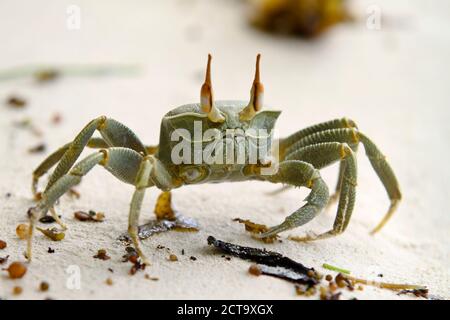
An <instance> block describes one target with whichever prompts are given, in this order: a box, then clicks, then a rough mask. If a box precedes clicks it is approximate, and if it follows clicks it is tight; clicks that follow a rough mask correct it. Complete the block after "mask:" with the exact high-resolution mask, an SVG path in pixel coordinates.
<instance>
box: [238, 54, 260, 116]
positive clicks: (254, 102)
mask: <svg viewBox="0 0 450 320" xmlns="http://www.w3.org/2000/svg"><path fill="white" fill-rule="evenodd" d="M260 59H261V54H259V53H258V55H257V56H256V70H255V79H254V80H253V85H252V88H251V89H250V102H249V103H248V105H247V106H246V107H245V108H244V109H243V110H242V111H241V112H240V118H241V120H250V119H252V118H253V117H254V116H255V114H256V112H258V111H259V110H261V109H262V107H263V98H264V86H263V84H262V83H261V81H260V72H259V60H260Z"/></svg>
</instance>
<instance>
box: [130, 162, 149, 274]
mask: <svg viewBox="0 0 450 320" xmlns="http://www.w3.org/2000/svg"><path fill="white" fill-rule="evenodd" d="M152 167H153V166H152V163H151V162H150V159H149V158H148V157H145V158H144V160H143V161H142V163H141V166H140V169H139V172H138V174H137V177H136V182H135V191H134V193H133V198H132V199H131V204H130V214H129V216H128V234H129V235H130V237H131V240H132V241H133V244H134V247H135V249H136V251H137V253H138V255H139V257H141V259H142V260H143V262H144V263H145V264H146V265H150V261H149V260H148V259H147V258H146V257H145V255H144V253H143V252H142V249H141V245H140V242H139V238H138V229H139V215H140V213H141V206H142V200H143V199H144V195H145V188H147V187H148V181H149V179H150V173H151V171H152Z"/></svg>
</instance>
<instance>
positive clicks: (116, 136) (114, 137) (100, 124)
mask: <svg viewBox="0 0 450 320" xmlns="http://www.w3.org/2000/svg"><path fill="white" fill-rule="evenodd" d="M96 130H99V131H100V134H101V135H102V137H103V139H104V140H105V141H106V142H107V144H108V145H110V146H116V147H126V148H130V149H133V150H135V151H137V152H142V153H143V154H144V155H145V154H147V151H146V149H145V147H144V145H143V144H142V143H141V141H140V140H139V139H138V138H137V136H136V135H135V134H134V133H133V131H131V130H130V129H129V128H128V127H126V126H125V125H123V124H121V123H120V122H118V121H116V120H113V119H108V118H106V117H104V116H102V117H99V118H97V119H94V120H92V121H91V122H90V123H89V124H87V125H86V127H84V128H83V129H82V130H81V131H80V133H79V134H78V135H77V136H76V137H75V139H74V141H73V142H72V143H71V144H70V146H69V148H68V149H67V151H66V152H65V153H64V155H63V156H62V157H61V160H60V161H59V163H58V165H57V167H56V168H55V170H54V171H53V173H52V175H51V176H50V179H49V181H48V184H47V187H46V189H45V190H46V191H47V190H48V189H49V188H50V187H51V186H52V185H53V184H54V183H55V182H56V181H58V179H59V178H61V177H62V176H63V175H64V174H66V173H67V172H68V171H69V170H70V168H71V167H72V165H73V164H74V163H75V161H76V160H77V159H78V157H79V156H80V154H81V152H82V151H83V149H84V147H85V146H86V145H87V144H88V142H89V140H90V138H91V137H92V135H93V134H94V132H95V131H96Z"/></svg>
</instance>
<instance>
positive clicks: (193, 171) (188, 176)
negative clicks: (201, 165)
mask: <svg viewBox="0 0 450 320" xmlns="http://www.w3.org/2000/svg"><path fill="white" fill-rule="evenodd" d="M181 176H182V177H183V178H184V179H185V180H186V181H187V182H193V181H196V180H197V179H199V178H200V177H201V176H202V174H201V172H200V170H199V169H197V168H188V169H186V170H185V171H184V172H183V173H181Z"/></svg>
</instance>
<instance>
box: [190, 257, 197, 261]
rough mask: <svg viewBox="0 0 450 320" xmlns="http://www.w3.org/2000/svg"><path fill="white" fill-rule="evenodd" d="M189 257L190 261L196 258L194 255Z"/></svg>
mask: <svg viewBox="0 0 450 320" xmlns="http://www.w3.org/2000/svg"><path fill="white" fill-rule="evenodd" d="M189 259H191V260H192V261H196V260H197V258H196V257H194V256H191V257H190V258H189Z"/></svg>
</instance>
